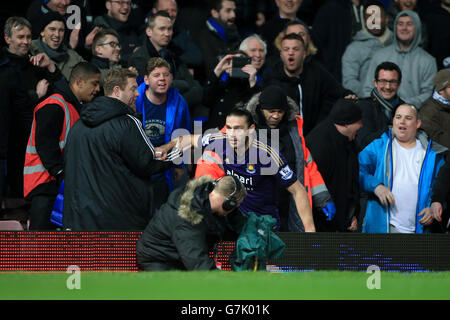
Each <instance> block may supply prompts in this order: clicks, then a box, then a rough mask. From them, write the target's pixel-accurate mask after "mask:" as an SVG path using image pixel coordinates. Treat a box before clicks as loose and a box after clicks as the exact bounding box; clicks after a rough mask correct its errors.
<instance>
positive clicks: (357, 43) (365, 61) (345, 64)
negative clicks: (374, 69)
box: [342, 29, 393, 97]
mask: <svg viewBox="0 0 450 320" xmlns="http://www.w3.org/2000/svg"><path fill="white" fill-rule="evenodd" d="M382 37H383V38H385V39H386V40H385V41H384V44H383V43H382V42H381V41H380V38H378V37H375V36H373V35H371V34H370V33H369V32H367V31H366V30H361V31H358V33H357V34H356V35H355V37H354V38H353V41H352V43H350V44H349V45H348V46H347V49H345V52H344V55H343V56H342V86H343V87H344V88H346V89H348V90H351V91H353V92H354V93H356V95H357V96H358V97H362V96H363V90H362V86H363V80H364V77H365V75H366V74H367V70H368V68H369V64H370V60H371V59H372V56H373V53H374V52H375V51H377V50H379V49H381V48H384V47H386V46H388V45H390V44H391V43H392V41H393V33H392V32H391V31H390V30H389V29H386V31H385V34H384V35H383V36H382Z"/></svg>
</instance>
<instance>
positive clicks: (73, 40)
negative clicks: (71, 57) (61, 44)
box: [69, 23, 81, 50]
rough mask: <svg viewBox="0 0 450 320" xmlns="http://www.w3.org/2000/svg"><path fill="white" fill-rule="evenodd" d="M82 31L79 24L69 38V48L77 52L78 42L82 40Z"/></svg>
mask: <svg viewBox="0 0 450 320" xmlns="http://www.w3.org/2000/svg"><path fill="white" fill-rule="evenodd" d="M80 29H81V23H77V24H76V25H75V27H74V28H73V30H72V32H71V33H70V38H69V46H70V47H71V48H72V49H73V50H75V49H76V47H77V46H78V41H79V39H80Z"/></svg>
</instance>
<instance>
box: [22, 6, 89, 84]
mask: <svg viewBox="0 0 450 320" xmlns="http://www.w3.org/2000/svg"><path fill="white" fill-rule="evenodd" d="M65 32H66V24H65V20H64V17H63V16H61V15H60V14H59V13H57V12H53V11H50V12H48V13H46V14H45V15H44V16H43V17H42V20H41V23H40V37H39V38H38V39H35V40H33V41H32V42H31V48H30V52H31V54H32V55H36V54H38V53H41V52H45V53H46V54H47V56H48V57H49V58H50V59H51V60H52V61H53V63H54V64H55V65H56V66H57V67H58V69H59V70H61V72H62V74H63V76H64V77H65V78H66V79H67V81H69V77H70V73H71V72H72V69H73V68H74V67H75V66H76V65H77V64H78V63H79V62H82V61H84V59H83V58H82V57H81V56H80V55H79V54H78V53H77V52H76V51H75V50H72V49H70V48H68V47H67V45H66V44H65V43H64V34H65Z"/></svg>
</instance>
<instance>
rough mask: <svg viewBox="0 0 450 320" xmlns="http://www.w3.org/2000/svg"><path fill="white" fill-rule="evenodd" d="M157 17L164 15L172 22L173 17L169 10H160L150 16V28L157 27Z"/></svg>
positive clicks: (148, 24)
mask: <svg viewBox="0 0 450 320" xmlns="http://www.w3.org/2000/svg"><path fill="white" fill-rule="evenodd" d="M157 17H164V18H167V19H169V20H170V21H171V22H172V18H170V16H169V14H168V13H167V11H162V10H159V11H157V12H156V13H155V14H153V15H151V16H150V17H149V18H148V21H147V27H148V28H150V29H153V28H154V27H155V20H156V18H157Z"/></svg>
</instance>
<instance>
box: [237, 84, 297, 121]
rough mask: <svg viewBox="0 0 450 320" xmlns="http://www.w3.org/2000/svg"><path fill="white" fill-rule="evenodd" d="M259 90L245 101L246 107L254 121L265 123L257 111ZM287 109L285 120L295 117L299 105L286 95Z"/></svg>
mask: <svg viewBox="0 0 450 320" xmlns="http://www.w3.org/2000/svg"><path fill="white" fill-rule="evenodd" d="M260 95H261V92H259V93H257V94H255V95H253V97H251V98H250V100H249V101H248V102H247V105H246V109H247V110H248V111H250V112H251V114H252V116H253V119H254V120H255V123H257V124H260V123H261V122H264V123H265V119H260V117H259V112H257V108H258V106H259V96H260ZM287 101H288V106H289V110H288V112H287V113H286V115H285V116H286V117H287V121H292V120H294V119H295V115H296V114H298V111H299V106H298V105H297V103H295V101H294V99H292V98H291V97H289V96H288V97H287Z"/></svg>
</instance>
